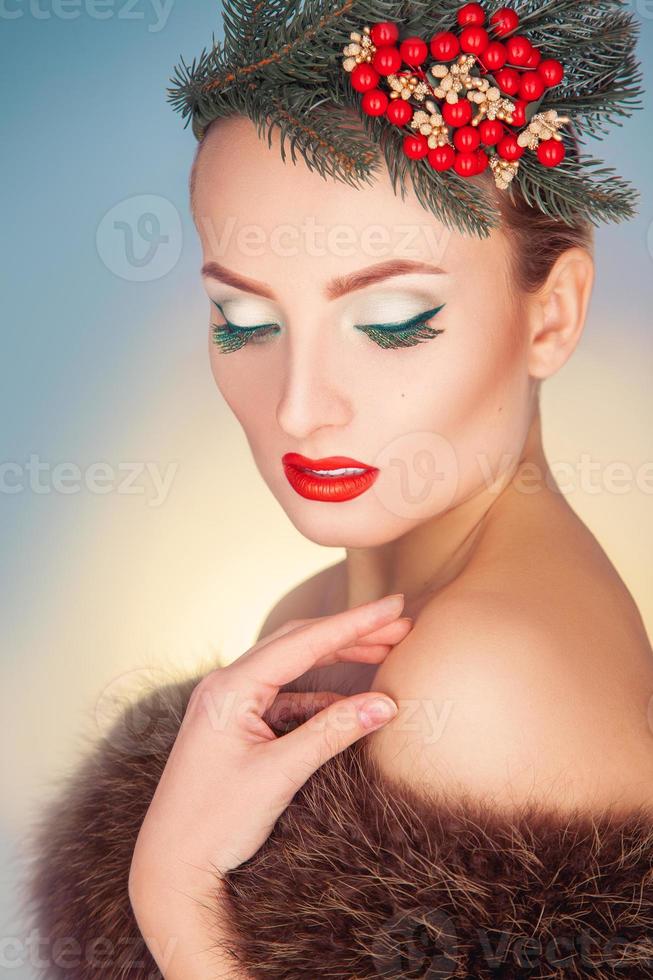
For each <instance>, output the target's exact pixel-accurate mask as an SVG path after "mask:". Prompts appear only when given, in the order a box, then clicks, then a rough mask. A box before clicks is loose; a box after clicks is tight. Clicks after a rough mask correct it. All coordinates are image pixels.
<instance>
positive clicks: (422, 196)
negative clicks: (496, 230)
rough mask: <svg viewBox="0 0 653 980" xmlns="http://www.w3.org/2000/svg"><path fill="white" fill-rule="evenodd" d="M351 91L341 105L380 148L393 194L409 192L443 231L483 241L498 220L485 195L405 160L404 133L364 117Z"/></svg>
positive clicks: (449, 174) (420, 162)
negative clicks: (356, 116) (356, 117)
mask: <svg viewBox="0 0 653 980" xmlns="http://www.w3.org/2000/svg"><path fill="white" fill-rule="evenodd" d="M351 91H352V90H351V89H350V90H349V92H348V93H345V94H344V95H343V98H344V101H345V104H347V105H349V106H350V107H352V108H354V109H355V110H356V111H357V113H358V114H359V118H360V120H361V122H362V124H363V126H364V127H365V129H366V130H367V132H369V133H370V134H371V139H372V142H373V143H375V144H378V145H379V146H380V148H381V152H382V154H383V158H384V161H385V165H386V167H387V171H388V174H389V176H390V181H391V183H392V187H393V190H394V192H395V194H396V193H399V194H400V195H401V197H402V198H405V197H406V196H407V194H408V193H409V190H410V189H411V188H412V190H413V192H414V194H415V197H416V199H417V200H418V201H419V203H420V204H421V205H422V207H424V208H425V209H426V210H428V211H430V212H431V213H432V214H433V215H434V216H435V217H436V218H437V219H438V220H439V221H441V222H442V224H444V225H445V226H446V227H447V228H450V229H458V230H460V229H461V228H462V229H464V230H465V231H467V232H469V233H470V234H473V235H478V236H479V237H480V238H485V237H487V235H488V234H489V233H490V228H492V227H493V226H495V225H497V224H498V223H499V219H500V215H499V213H498V211H497V210H496V209H495V208H494V206H493V205H492V203H491V200H490V199H489V195H485V194H484V193H483V191H482V189H481V188H479V187H478V186H477V185H475V184H472V183H471V182H470V181H466V180H465V179H464V178H463V177H459V176H458V175H457V174H455V173H454V172H453V171H447V172H445V173H437V172H436V171H434V170H433V168H432V167H431V165H430V164H429V163H428V161H427V160H425V159H422V160H417V161H414V160H409V159H408V157H407V156H406V154H405V153H404V151H403V147H402V143H403V137H404V131H402V130H400V129H399V128H398V127H397V126H393V125H392V124H390V123H388V122H387V120H384V119H378V118H375V117H373V116H367V115H365V113H364V112H362V110H361V109H360V103H359V100H358V99H357V98H356V97H355V96H356V93H353V95H352V94H351Z"/></svg>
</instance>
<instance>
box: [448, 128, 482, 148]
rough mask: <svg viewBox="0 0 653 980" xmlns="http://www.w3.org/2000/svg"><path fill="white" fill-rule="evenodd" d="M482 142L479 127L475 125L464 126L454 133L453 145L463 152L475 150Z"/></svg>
mask: <svg viewBox="0 0 653 980" xmlns="http://www.w3.org/2000/svg"><path fill="white" fill-rule="evenodd" d="M480 142H481V137H480V136H479V132H478V129H476V128H475V127H474V126H462V127H461V128H460V129H457V130H456V132H455V133H454V137H453V145H454V146H455V147H456V149H457V150H460V151H461V153H465V152H467V153H469V152H471V151H472V150H475V149H476V148H477V147H478V145H479V143H480Z"/></svg>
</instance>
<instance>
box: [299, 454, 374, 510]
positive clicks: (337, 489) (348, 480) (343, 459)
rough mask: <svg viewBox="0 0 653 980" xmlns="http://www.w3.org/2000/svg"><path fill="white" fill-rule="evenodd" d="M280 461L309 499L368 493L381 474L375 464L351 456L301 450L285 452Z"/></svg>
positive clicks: (336, 500)
mask: <svg viewBox="0 0 653 980" xmlns="http://www.w3.org/2000/svg"><path fill="white" fill-rule="evenodd" d="M281 462H282V463H283V469H284V472H285V474H286V477H287V479H288V482H289V483H290V485H291V487H292V488H293V490H296V491H297V493H298V494H299V495H300V496H301V497H305V498H306V499H307V500H326V501H329V502H331V503H339V502H340V501H342V500H352V499H353V498H354V497H358V496H359V495H360V494H361V493H365V491H366V490H368V489H369V488H370V487H371V486H372V484H373V483H374V481H375V480H376V478H377V476H378V475H379V470H378V469H377V467H376V466H368V465H367V463H361V462H359V460H357V459H352V458H351V457H350V456H323V457H322V458H321V459H309V457H308V456H302V455H301V453H286V454H285V455H284V456H282V457H281ZM343 470H344V471H345V472H342V471H343ZM316 471H322V472H316ZM325 471H326V472H325ZM351 471H353V472H351Z"/></svg>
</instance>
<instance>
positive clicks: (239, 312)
mask: <svg viewBox="0 0 653 980" xmlns="http://www.w3.org/2000/svg"><path fill="white" fill-rule="evenodd" d="M215 302H218V303H219V305H220V308H221V309H222V311H223V313H224V316H225V319H226V320H229V321H230V323H234V324H236V325H237V326H239V327H258V326H260V325H261V324H262V323H282V322H283V321H282V318H281V317H280V316H279V312H278V310H277V309H276V308H275V307H274V305H273V304H272V303H269V302H267V301H266V300H265V299H263V300H261V299H258V298H257V297H249V296H234V297H230V298H228V299H223V300H216V301H215Z"/></svg>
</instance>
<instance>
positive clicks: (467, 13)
mask: <svg viewBox="0 0 653 980" xmlns="http://www.w3.org/2000/svg"><path fill="white" fill-rule="evenodd" d="M458 23H459V24H460V26H461V27H474V26H475V27H480V26H481V24H484V23H485V11H484V10H483V8H482V7H481V5H480V3H466V4H465V6H464V7H461V8H460V10H459V11H458Z"/></svg>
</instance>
